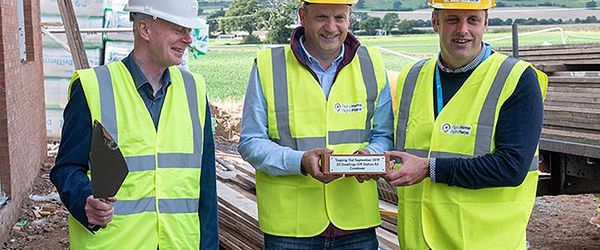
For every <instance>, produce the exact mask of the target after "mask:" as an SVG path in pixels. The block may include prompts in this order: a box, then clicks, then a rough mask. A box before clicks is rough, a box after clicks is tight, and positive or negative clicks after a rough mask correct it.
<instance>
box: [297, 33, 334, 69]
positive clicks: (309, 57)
mask: <svg viewBox="0 0 600 250" xmlns="http://www.w3.org/2000/svg"><path fill="white" fill-rule="evenodd" d="M303 38H304V36H301V37H300V39H298V43H299V45H300V48H302V49H301V50H300V51H301V54H302V57H303V58H304V61H306V62H310V63H316V64H317V65H319V66H320V65H321V63H320V62H319V60H317V58H315V57H313V56H312V55H311V54H310V53H309V52H308V50H306V48H305V47H304V42H303V41H302V39H303ZM344 52H345V45H344V44H343V43H342V49H340V54H339V55H338V57H336V58H335V59H334V60H333V62H332V64H331V65H337V64H339V62H341V61H342V59H344Z"/></svg>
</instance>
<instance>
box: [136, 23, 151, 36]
mask: <svg viewBox="0 0 600 250" xmlns="http://www.w3.org/2000/svg"><path fill="white" fill-rule="evenodd" d="M137 25H138V26H137V30H138V33H139V34H140V37H141V38H142V39H144V40H146V41H149V40H150V24H149V23H147V22H146V20H141V21H139V22H138V24H137Z"/></svg>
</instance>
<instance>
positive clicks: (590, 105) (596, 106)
mask: <svg viewBox="0 0 600 250" xmlns="http://www.w3.org/2000/svg"><path fill="white" fill-rule="evenodd" d="M544 104H545V105H552V106H559V107H571V108H586V109H600V103H585V102H573V101H568V102H563V101H554V100H549V99H546V102H544Z"/></svg>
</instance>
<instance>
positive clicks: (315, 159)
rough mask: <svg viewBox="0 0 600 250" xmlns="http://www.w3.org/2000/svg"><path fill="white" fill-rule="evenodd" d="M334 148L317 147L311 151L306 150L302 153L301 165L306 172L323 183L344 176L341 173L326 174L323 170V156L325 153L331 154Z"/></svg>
mask: <svg viewBox="0 0 600 250" xmlns="http://www.w3.org/2000/svg"><path fill="white" fill-rule="evenodd" d="M332 153H333V150H331V149H326V148H316V149H313V150H310V151H306V152H304V154H303V155H302V160H301V166H302V169H304V171H306V173H308V174H310V175H311V176H312V177H313V178H315V179H317V180H318V181H320V182H323V183H329V182H331V181H333V180H335V179H337V178H340V177H342V175H341V174H324V173H323V171H322V169H323V168H322V166H321V165H322V160H321V159H322V158H323V157H324V156H325V155H331V154H332Z"/></svg>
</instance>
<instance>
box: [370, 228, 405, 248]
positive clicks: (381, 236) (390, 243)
mask: <svg viewBox="0 0 600 250" xmlns="http://www.w3.org/2000/svg"><path fill="white" fill-rule="evenodd" d="M375 233H376V234H377V240H378V241H379V244H380V246H379V247H383V248H384V249H390V250H399V249H400V246H399V245H398V237H397V236H396V235H395V234H393V233H391V232H389V231H387V230H385V229H382V228H380V227H378V228H376V229H375Z"/></svg>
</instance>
